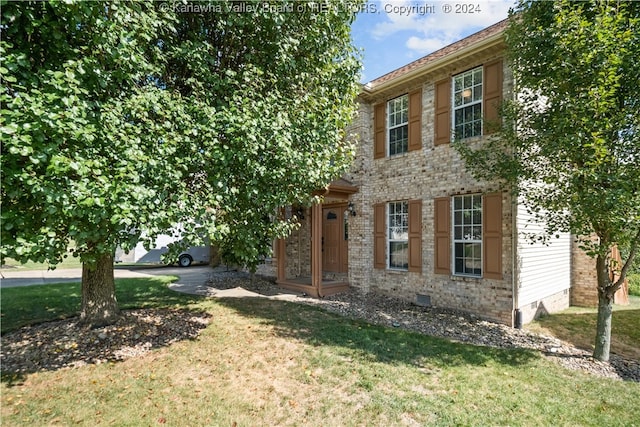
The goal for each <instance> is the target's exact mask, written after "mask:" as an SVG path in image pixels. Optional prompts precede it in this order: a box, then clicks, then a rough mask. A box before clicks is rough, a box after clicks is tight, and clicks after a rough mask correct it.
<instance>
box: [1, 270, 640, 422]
mask: <svg viewBox="0 0 640 427" xmlns="http://www.w3.org/2000/svg"><path fill="white" fill-rule="evenodd" d="M67 286H69V285H67ZM75 286H79V285H75ZM117 287H118V289H119V292H120V294H119V296H118V298H119V300H120V303H121V304H122V305H123V306H124V307H129V308H133V307H135V306H140V305H143V304H144V305H145V309H146V310H154V309H155V310H157V309H172V310H174V309H176V310H177V309H179V310H180V312H183V311H184V310H189V311H192V312H193V313H194V314H202V313H204V314H206V318H207V319H208V322H209V324H208V326H207V327H206V328H205V329H202V330H201V331H200V334H199V335H198V336H197V337H196V338H193V337H191V338H188V339H183V340H181V341H176V342H171V343H169V342H165V343H162V344H160V345H157V346H153V347H152V349H151V350H150V351H146V352H141V353H139V354H135V355H133V356H131V357H125V358H124V360H122V361H116V360H114V359H105V361H103V363H99V364H88V365H84V366H79V367H72V368H62V369H50V370H44V371H41V372H35V373H34V372H27V373H23V374H17V375H16V374H11V373H10V372H6V371H5V372H3V383H2V393H1V395H2V396H1V399H2V400H1V403H2V405H1V414H2V421H3V425H36V426H37V425H72V424H78V425H96V424H106V425H135V426H137V425H158V424H166V425H190V426H198V425H220V426H233V425H235V426H259V425H265V426H272V425H311V426H359V425H367V426H373V425H380V426H390V425H409V426H412V425H447V426H449V425H514V426H517V425H523V426H529V425H558V426H562V425H566V426H574V425H608V426H616V425H620V426H623V425H638V424H640V415H639V414H638V412H637V402H638V401H640V383H637V382H631V381H619V380H612V379H606V378H601V377H597V376H593V375H587V374H583V373H580V372H576V371H569V370H566V369H564V368H562V367H561V366H559V365H558V364H556V363H552V362H550V361H549V360H547V359H546V358H545V357H543V356H542V355H541V354H540V353H538V352H536V351H533V350H522V349H496V348H489V347H483V346H474V345H468V344H461V343H454V342H451V341H448V340H445V339H440V338H434V337H430V336H425V335H422V334H419V333H415V332H410V331H407V330H404V329H402V328H394V327H390V328H389V327H383V326H375V325H371V324H369V323H365V322H363V321H359V320H350V319H346V318H344V317H341V316H338V315H336V314H332V313H328V312H326V311H324V310H322V309H319V308H317V307H310V306H306V305H301V304H293V303H286V302H281V301H271V300H266V299H227V300H211V299H200V298H195V297H192V296H186V295H185V296H183V295H179V294H172V295H171V296H170V294H168V293H166V292H167V290H166V281H163V280H157V281H151V282H146V283H145V284H144V286H141V283H137V281H136V280H133V281H131V280H130V281H127V282H121V281H118V284H117ZM32 288H33V289H35V288H34V287H32ZM43 289H44V288H43ZM69 289H71V291H72V289H73V287H71V288H69ZM4 291H5V290H3V306H2V314H3V323H5V321H11V319H8V317H9V314H8V312H6V311H5V310H6V309H7V308H8V307H10V306H11V303H10V302H8V303H6V301H7V296H6V295H5V294H4ZM63 293H64V292H63ZM64 297H65V296H64V295H61V296H60V298H64ZM169 298H170V299H169ZM33 301H34V300H33V299H32V302H33ZM54 305H55V304H54V303H53V302H52V301H49V302H48V307H49V308H52V307H53V306H54ZM14 313H15V311H14ZM617 314H619V313H615V314H614V316H615V315H617ZM59 315H60V314H59V313H56V316H59ZM11 316H13V314H12V315H11ZM163 327H164V328H168V329H172V328H174V327H175V328H179V327H180V325H179V324H176V325H172V324H171V322H170V321H168V322H167V323H165V324H164V325H163ZM3 328H4V325H3ZM105 337H106V338H104V339H109V337H108V336H107V335H105ZM636 347H637V346H636ZM3 369H5V367H4V365H3Z"/></svg>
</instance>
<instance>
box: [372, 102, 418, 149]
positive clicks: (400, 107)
mask: <svg viewBox="0 0 640 427" xmlns="http://www.w3.org/2000/svg"><path fill="white" fill-rule="evenodd" d="M373 122H374V125H373V127H374V149H373V158H374V159H380V158H383V157H385V156H387V154H388V155H390V156H392V155H394V154H400V153H406V152H408V151H416V150H420V149H421V148H422V89H418V90H416V91H413V92H411V93H409V94H404V95H401V96H398V97H396V98H393V99H391V100H389V101H387V102H385V103H380V104H377V105H375V106H374V109H373Z"/></svg>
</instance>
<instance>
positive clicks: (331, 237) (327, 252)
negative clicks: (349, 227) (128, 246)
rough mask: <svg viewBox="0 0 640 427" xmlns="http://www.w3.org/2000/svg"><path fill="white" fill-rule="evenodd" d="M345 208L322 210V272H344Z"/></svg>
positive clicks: (337, 207)
mask: <svg viewBox="0 0 640 427" xmlns="http://www.w3.org/2000/svg"><path fill="white" fill-rule="evenodd" d="M343 211H344V207H343V206H336V207H331V208H323V209H322V270H323V271H332V272H336V273H340V272H343V270H344V264H345V263H344V262H343V261H344V257H346V256H347V254H346V250H345V248H346V244H345V243H346V242H345V241H344V217H343V214H342V212H343Z"/></svg>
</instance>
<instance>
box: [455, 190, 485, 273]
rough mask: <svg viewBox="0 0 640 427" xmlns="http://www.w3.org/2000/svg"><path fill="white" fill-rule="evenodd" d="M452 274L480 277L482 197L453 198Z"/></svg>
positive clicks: (475, 195)
mask: <svg viewBox="0 0 640 427" xmlns="http://www.w3.org/2000/svg"><path fill="white" fill-rule="evenodd" d="M453 259H454V263H453V264H454V274H459V275H465V276H477V277H480V276H482V196H481V195H480V194H473V195H465V196H455V197H454V198H453Z"/></svg>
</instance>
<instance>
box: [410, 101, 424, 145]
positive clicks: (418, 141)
mask: <svg viewBox="0 0 640 427" xmlns="http://www.w3.org/2000/svg"><path fill="white" fill-rule="evenodd" d="M420 148H422V89H418V90H416V91H415V92H411V93H410V94H409V151H414V150H420Z"/></svg>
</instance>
